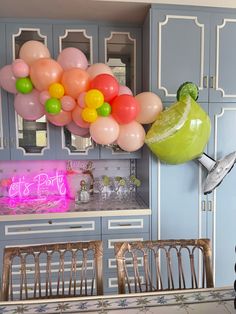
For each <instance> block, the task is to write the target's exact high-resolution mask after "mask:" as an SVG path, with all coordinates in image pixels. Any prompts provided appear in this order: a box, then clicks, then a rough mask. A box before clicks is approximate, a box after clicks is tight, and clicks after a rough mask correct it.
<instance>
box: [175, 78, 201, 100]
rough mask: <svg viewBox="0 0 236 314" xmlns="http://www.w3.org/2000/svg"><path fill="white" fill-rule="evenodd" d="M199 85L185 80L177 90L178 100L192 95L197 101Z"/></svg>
mask: <svg viewBox="0 0 236 314" xmlns="http://www.w3.org/2000/svg"><path fill="white" fill-rule="evenodd" d="M198 94H199V90H198V86H197V85H196V84H194V83H192V82H185V83H183V84H182V85H180V87H179V88H178V90H177V100H181V99H182V98H183V97H186V96H188V95H190V96H191V97H192V98H193V99H194V100H195V101H196V100H197V99H198Z"/></svg>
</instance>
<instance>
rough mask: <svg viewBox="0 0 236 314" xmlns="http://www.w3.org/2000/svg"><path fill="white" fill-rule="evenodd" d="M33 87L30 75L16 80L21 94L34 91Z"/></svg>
mask: <svg viewBox="0 0 236 314" xmlns="http://www.w3.org/2000/svg"><path fill="white" fill-rule="evenodd" d="M33 88H34V87H33V84H32V82H31V79H30V78H29V77H21V78H18V79H17V80H16V90H17V91H18V92H19V93H21V94H29V93H31V92H32V90H33Z"/></svg>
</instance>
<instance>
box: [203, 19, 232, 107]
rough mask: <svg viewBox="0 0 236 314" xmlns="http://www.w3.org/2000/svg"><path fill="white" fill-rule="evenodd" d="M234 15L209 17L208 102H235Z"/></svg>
mask: <svg viewBox="0 0 236 314" xmlns="http://www.w3.org/2000/svg"><path fill="white" fill-rule="evenodd" d="M235 33H236V14H235V13H234V14H226V13H220V14H213V15H211V53H210V55H211V58H210V76H211V77H213V78H214V81H213V84H214V85H213V88H210V89H209V91H210V95H209V101H210V102H219V101H220V102H222V101H223V102H235V101H236V85H235V73H236V42H235V40H234V38H235Z"/></svg>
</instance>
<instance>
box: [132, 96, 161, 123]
mask: <svg viewBox="0 0 236 314" xmlns="http://www.w3.org/2000/svg"><path fill="white" fill-rule="evenodd" d="M135 99H136V100H137V102H138V103H139V107H140V111H139V113H138V115H137V117H136V119H135V120H136V121H138V122H139V123H142V124H149V123H152V122H154V121H155V120H156V119H157V116H158V115H159V113H160V112H161V111H162V110H163V105H162V102H161V99H160V97H159V96H157V95H156V94H154V93H152V92H143V93H141V94H138V95H136V96H135Z"/></svg>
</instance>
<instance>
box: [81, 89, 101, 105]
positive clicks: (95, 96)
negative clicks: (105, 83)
mask: <svg viewBox="0 0 236 314" xmlns="http://www.w3.org/2000/svg"><path fill="white" fill-rule="evenodd" d="M84 100H85V104H86V105H87V106H88V107H89V108H92V109H97V108H99V107H101V105H102V104H103V103H104V96H103V94H102V93H101V92H100V91H99V90H98V89H90V90H89V91H88V92H87V93H86V95H85V98H84Z"/></svg>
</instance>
